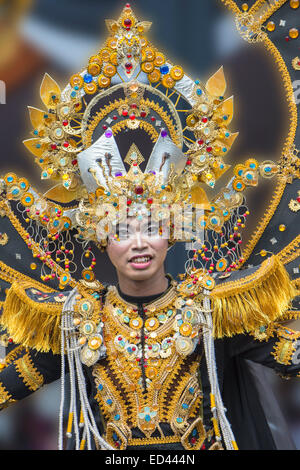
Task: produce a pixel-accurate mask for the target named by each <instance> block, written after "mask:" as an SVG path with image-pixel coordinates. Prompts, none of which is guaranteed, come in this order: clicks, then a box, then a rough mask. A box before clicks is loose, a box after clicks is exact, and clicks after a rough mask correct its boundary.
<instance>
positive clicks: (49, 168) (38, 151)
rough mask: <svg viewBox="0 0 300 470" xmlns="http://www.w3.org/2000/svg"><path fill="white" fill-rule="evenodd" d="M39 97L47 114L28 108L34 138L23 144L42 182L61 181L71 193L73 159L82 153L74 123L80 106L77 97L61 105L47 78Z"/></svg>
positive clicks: (55, 86) (57, 90)
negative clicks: (45, 180) (38, 168)
mask: <svg viewBox="0 0 300 470" xmlns="http://www.w3.org/2000/svg"><path fill="white" fill-rule="evenodd" d="M40 96H41V100H42V101H43V103H44V105H45V107H46V109H47V110H46V111H42V110H40V109H37V108H34V107H29V116H30V120H31V123H32V125H33V128H34V130H33V135H34V137H33V138H32V139H28V140H25V141H24V142H23V143H24V145H25V146H26V147H27V149H28V150H29V151H30V152H31V153H32V154H33V155H34V156H35V157H36V159H35V161H36V163H37V164H38V165H39V166H40V167H41V168H42V173H41V179H50V178H51V179H54V180H57V181H61V182H62V185H63V187H64V188H66V189H70V190H74V189H75V188H76V186H77V184H78V178H77V175H76V172H77V171H78V165H77V159H76V155H77V154H78V153H79V152H80V151H81V150H82V147H81V146H80V134H81V128H80V125H78V124H77V123H76V120H77V119H78V118H79V117H80V114H79V111H80V108H81V102H80V100H79V99H78V98H77V94H74V95H73V96H72V97H71V99H70V100H69V101H63V100H62V93H61V90H60V87H59V86H58V84H57V83H56V82H55V81H54V80H53V79H52V78H51V77H50V76H49V75H48V74H45V77H44V79H43V82H42V84H41V89H40Z"/></svg>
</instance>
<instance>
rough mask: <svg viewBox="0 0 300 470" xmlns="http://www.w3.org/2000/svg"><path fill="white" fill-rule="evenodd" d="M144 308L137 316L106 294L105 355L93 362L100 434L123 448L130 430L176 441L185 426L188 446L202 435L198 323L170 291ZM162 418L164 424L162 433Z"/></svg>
mask: <svg viewBox="0 0 300 470" xmlns="http://www.w3.org/2000/svg"><path fill="white" fill-rule="evenodd" d="M147 307H148V308H145V309H144V310H143V315H142V316H141V315H140V313H141V312H140V311H138V310H137V309H136V307H135V306H132V305H130V304H125V303H124V302H123V301H121V300H120V298H118V297H117V296H116V293H115V291H114V292H109V294H108V296H107V301H106V305H105V308H104V315H103V317H102V322H103V325H104V326H103V339H104V344H105V345H106V357H105V358H103V359H101V360H100V361H99V362H98V363H97V364H95V365H94V366H93V375H94V377H95V384H96V387H97V394H96V399H97V401H98V403H99V406H100V409H101V411H102V414H103V416H104V418H105V420H106V423H107V428H106V438H107V439H108V441H109V442H110V443H111V444H112V445H113V446H114V447H117V448H126V446H127V444H128V442H129V443H130V442H133V440H134V439H133V437H134V436H133V435H132V430H133V429H135V430H137V433H138V434H139V435H140V437H141V439H142V440H143V442H145V439H146V440H149V439H150V441H149V442H152V441H151V439H152V440H153V439H156V440H157V441H158V440H159V439H161V441H160V442H172V441H173V442H178V441H181V440H182V437H183V436H184V435H185V433H186V432H187V431H188V433H187V436H186V440H187V446H189V443H190V444H193V443H194V442H196V441H199V439H196V437H195V436H197V438H199V436H200V435H201V440H202V436H203V434H204V430H203V426H202V420H201V413H202V392H201V388H200V384H199V379H198V370H199V365H200V359H201V357H200V354H199V352H198V349H200V348H199V346H198V347H197V348H196V345H197V343H199V329H200V325H199V322H197V321H196V317H195V312H194V311H193V310H191V309H189V310H188V309H186V310H184V309H183V310H184V311H183V310H182V309H181V310H179V307H182V304H181V305H179V303H178V296H177V295H176V292H174V291H172V290H171V291H170V293H169V295H168V296H165V297H164V298H163V300H162V302H161V303H160V304H157V303H156V304H151V305H149V306H147ZM195 348H196V349H195ZM199 417H200V419H199ZM162 423H168V432H167V435H166V433H165V431H164V430H163V429H162V427H164V426H163V425H162ZM193 425H194V427H195V429H191V427H193ZM137 433H136V432H135V435H136V434H137ZM190 441H191V442H190ZM187 448H189V447H187ZM191 448H193V445H191Z"/></svg>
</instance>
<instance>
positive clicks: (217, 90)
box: [205, 66, 226, 97]
mask: <svg viewBox="0 0 300 470" xmlns="http://www.w3.org/2000/svg"><path fill="white" fill-rule="evenodd" d="M205 87H206V90H207V91H208V93H209V94H210V95H212V96H218V97H219V96H224V94H225V91H226V80H225V75H224V69H223V66H222V67H220V68H219V70H218V71H217V72H216V73H215V74H214V75H213V76H212V77H210V78H209V79H208V80H207V82H206V86H205Z"/></svg>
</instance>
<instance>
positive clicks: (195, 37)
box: [0, 0, 300, 450]
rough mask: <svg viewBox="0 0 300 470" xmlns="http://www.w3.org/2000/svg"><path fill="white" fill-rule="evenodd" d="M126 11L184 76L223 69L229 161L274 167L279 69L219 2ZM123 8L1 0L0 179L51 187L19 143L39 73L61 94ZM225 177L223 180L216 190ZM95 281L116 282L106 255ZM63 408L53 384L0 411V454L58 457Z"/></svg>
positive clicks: (85, 0) (252, 199)
mask: <svg viewBox="0 0 300 470" xmlns="http://www.w3.org/2000/svg"><path fill="white" fill-rule="evenodd" d="M130 3H131V6H132V7H133V8H134V11H135V12H136V15H137V16H138V17H139V18H141V19H144V20H148V21H152V23H153V24H152V28H151V30H150V34H149V36H150V39H151V40H152V41H153V43H154V44H155V45H157V46H158V47H160V48H161V50H162V51H165V52H166V54H167V56H168V58H169V59H170V61H171V62H173V63H177V64H180V65H182V66H183V67H184V69H185V71H186V73H187V74H188V75H190V76H191V77H193V78H195V79H196V78H200V79H201V80H202V81H205V80H206V79H207V78H209V76H210V75H211V74H213V73H214V72H215V71H216V70H217V69H218V68H219V67H220V65H223V66H224V70H225V76H226V79H227V84H228V88H227V96H230V95H231V94H233V95H234V96H235V116H234V120H233V122H232V124H231V129H232V130H234V131H236V130H237V131H239V133H240V134H239V138H238V139H237V141H236V142H235V144H234V146H233V148H232V150H231V152H230V155H229V156H228V159H227V162H228V163H230V164H233V165H234V164H236V163H238V161H240V160H245V159H247V158H250V157H255V158H257V159H259V160H268V159H272V160H276V159H277V158H278V156H279V155H280V149H281V147H282V144H283V142H284V140H285V137H286V135H287V132H288V127H287V126H288V119H287V112H288V110H287V107H286V104H285V100H284V96H283V91H282V86H281V82H280V77H279V74H278V71H277V70H276V69H275V67H274V65H273V63H272V62H271V60H270V58H269V57H268V55H267V54H266V52H265V50H264V49H262V48H261V47H260V46H258V45H257V46H255V47H253V46H250V45H248V44H247V43H246V42H245V41H243V40H242V39H241V38H240V36H239V34H238V33H237V32H236V28H235V25H234V20H233V17H232V15H231V14H230V13H228V11H227V10H226V9H225V8H224V7H223V6H222V5H221V2H220V1H217V0H201V1H199V0H188V2H182V1H180V0H163V1H162V0H151V2H150V1H149V0H132V1H131V2H130ZM249 3H252V2H249ZM124 5H125V2H123V1H120V0H7V1H6V0H0V80H1V81H2V82H4V83H5V88H6V96H5V103H4V102H3V100H1V104H0V123H1V134H0V145H1V153H0V174H4V173H5V172H6V171H7V170H10V171H15V172H16V173H18V174H22V175H23V176H25V177H27V178H29V180H30V181H31V183H32V184H33V185H35V187H36V188H38V189H40V190H41V191H43V190H46V189H48V187H47V185H46V184H45V183H44V184H42V183H41V181H40V171H39V168H37V167H35V166H34V165H33V160H32V157H31V155H30V154H29V153H28V152H27V151H26V149H25V147H24V146H23V145H22V140H23V139H26V138H29V133H30V132H31V125H30V122H29V117H28V113H27V106H28V105H32V106H36V107H40V106H41V102H40V98H39V87H40V83H41V81H42V78H43V75H44V73H45V72H48V73H49V74H50V75H51V76H52V77H53V78H55V80H56V81H57V82H58V83H59V84H60V85H61V86H64V84H66V83H67V82H68V79H69V77H70V76H71V75H73V74H74V73H76V72H78V71H79V70H81V69H82V67H83V66H85V65H86V63H87V61H88V58H89V57H90V56H91V55H93V53H96V52H97V50H98V49H99V47H100V46H101V43H102V41H103V40H104V39H105V37H106V28H105V23H104V20H105V19H106V18H117V17H118V16H119V15H120V13H121V10H122V8H123V6H124ZM297 14H298V13H297ZM227 178H228V176H225V180H224V178H221V181H220V184H221V186H222V185H223V184H224V181H227ZM271 195H272V184H269V183H267V182H265V183H264V184H262V185H260V186H259V188H258V189H257V190H255V191H253V190H252V193H251V194H249V198H248V204H249V208H250V213H251V214H253V215H251V216H250V218H249V225H248V226H247V230H246V233H245V234H244V239H245V240H247V238H249V236H250V235H251V231H252V230H253V229H254V227H255V221H257V220H258V218H259V217H260V215H262V214H263V212H264V210H265V208H266V207H267V206H268V203H269V200H270V197H271ZM247 196H248V195H247ZM252 208H255V210H251V209H252ZM185 259H186V253H185V250H184V246H180V244H178V245H177V246H176V247H173V248H172V249H171V250H170V252H169V256H168V260H167V270H168V271H169V272H171V273H172V274H173V275H175V276H176V274H177V273H178V272H183V270H184V269H183V265H184V261H185ZM175 260H176V264H175ZM103 272H105V278H104V279H103V277H102V276H103V274H102V273H103ZM98 277H99V279H100V280H104V281H106V282H114V281H115V273H114V271H113V269H112V267H111V265H110V263H109V262H108V260H107V257H106V255H105V254H103V262H102V269H101V270H100V272H99V273H98ZM268 373H269V372H268ZM270 373H271V372H270ZM269 380H271V382H272V384H273V391H274V393H275V395H276V396H277V398H278V400H279V404H280V410H278V413H282V414H283V415H284V416H285V417H286V419H287V423H288V432H289V434H290V436H291V437H290V440H289V446H290V448H298V449H300V403H299V401H300V393H299V390H300V389H299V385H296V382H295V381H293V380H290V381H289V382H286V381H285V382H284V383H283V381H282V380H279V379H278V378H277V377H275V376H273V375H272V376H271V377H269ZM59 401H60V389H59V382H57V383H54V384H51V385H49V386H48V387H46V388H45V389H42V390H40V391H39V392H36V393H35V394H34V396H33V397H29V398H28V399H26V400H24V401H22V403H17V404H16V405H14V406H13V407H12V408H10V409H7V410H4V411H3V412H1V414H0V448H1V449H36V450H37V449H56V448H57V429H58V409H59Z"/></svg>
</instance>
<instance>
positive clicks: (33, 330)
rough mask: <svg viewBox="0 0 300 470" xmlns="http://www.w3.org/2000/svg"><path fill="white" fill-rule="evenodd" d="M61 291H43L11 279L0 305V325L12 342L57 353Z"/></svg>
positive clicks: (62, 299) (41, 350)
mask: <svg viewBox="0 0 300 470" xmlns="http://www.w3.org/2000/svg"><path fill="white" fill-rule="evenodd" d="M65 298H66V296H65V295H64V294H61V293H58V292H57V293H56V292H54V293H53V292H52V293H46V292H40V291H37V290H36V289H33V288H32V286H30V284H28V283H25V282H24V283H20V282H14V283H13V284H12V286H11V288H10V289H9V291H8V293H7V296H6V300H5V302H4V305H3V314H2V316H1V319H0V323H1V325H2V326H3V327H4V328H5V329H6V331H7V332H8V334H9V335H10V336H11V337H12V339H13V340H14V342H15V343H17V344H22V345H23V346H25V347H29V348H32V349H36V350H37V351H40V352H49V351H52V352H53V353H54V354H58V353H60V321H61V312H62V306H63V302H64V300H65Z"/></svg>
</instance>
